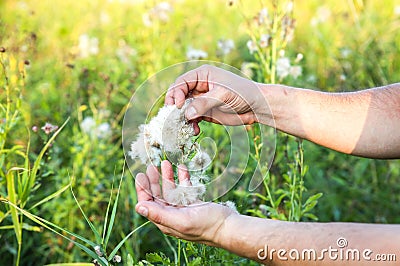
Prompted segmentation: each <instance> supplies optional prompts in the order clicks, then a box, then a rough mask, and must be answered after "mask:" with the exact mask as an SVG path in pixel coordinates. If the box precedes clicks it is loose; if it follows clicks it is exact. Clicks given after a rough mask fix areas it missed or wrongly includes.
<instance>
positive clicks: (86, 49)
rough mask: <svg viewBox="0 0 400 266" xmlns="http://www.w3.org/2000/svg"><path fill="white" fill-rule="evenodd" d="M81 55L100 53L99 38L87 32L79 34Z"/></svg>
mask: <svg viewBox="0 0 400 266" xmlns="http://www.w3.org/2000/svg"><path fill="white" fill-rule="evenodd" d="M78 49H79V55H80V57H82V58H85V57H89V56H90V55H96V54H98V53H99V40H98V39H97V38H95V37H89V35H87V34H82V35H81V36H79V44H78Z"/></svg>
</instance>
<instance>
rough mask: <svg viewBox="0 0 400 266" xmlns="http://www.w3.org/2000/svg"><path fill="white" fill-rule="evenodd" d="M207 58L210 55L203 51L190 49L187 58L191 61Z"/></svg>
mask: <svg viewBox="0 0 400 266" xmlns="http://www.w3.org/2000/svg"><path fill="white" fill-rule="evenodd" d="M207 57H208V53H207V52H205V51H203V50H199V49H194V48H192V47H188V49H187V51H186V58H187V59H189V60H198V59H205V58H207Z"/></svg>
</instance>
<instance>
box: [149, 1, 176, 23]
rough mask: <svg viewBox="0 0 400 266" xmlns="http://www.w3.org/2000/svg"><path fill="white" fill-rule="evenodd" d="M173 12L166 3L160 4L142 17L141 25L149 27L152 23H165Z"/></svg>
mask: <svg viewBox="0 0 400 266" xmlns="http://www.w3.org/2000/svg"><path fill="white" fill-rule="evenodd" d="M172 12H173V8H172V6H171V4H170V3H168V2H161V3H159V4H157V5H156V6H154V7H153V8H152V9H150V10H149V11H148V12H146V13H144V14H143V15H142V20H143V24H144V25H145V26H146V27H151V26H152V25H153V21H157V20H158V21H161V22H164V23H165V22H167V21H169V15H170V14H171V13H172Z"/></svg>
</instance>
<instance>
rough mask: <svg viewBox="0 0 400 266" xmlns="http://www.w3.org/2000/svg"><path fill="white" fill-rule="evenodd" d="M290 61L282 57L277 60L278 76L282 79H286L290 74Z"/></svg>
mask: <svg viewBox="0 0 400 266" xmlns="http://www.w3.org/2000/svg"><path fill="white" fill-rule="evenodd" d="M290 68H291V65H290V61H289V58H287V57H281V58H278V59H277V60H276V74H277V75H278V77H279V78H280V79H284V78H285V77H287V76H288V75H289V74H290Z"/></svg>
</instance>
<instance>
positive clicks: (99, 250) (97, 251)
mask: <svg viewBox="0 0 400 266" xmlns="http://www.w3.org/2000/svg"><path fill="white" fill-rule="evenodd" d="M94 251H95V252H96V254H97V256H99V257H101V256H103V252H101V248H100V246H95V247H94Z"/></svg>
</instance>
